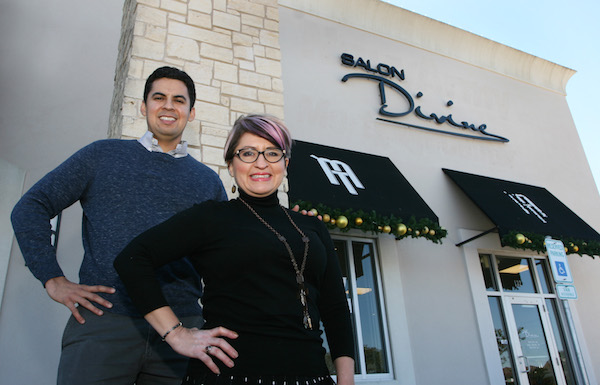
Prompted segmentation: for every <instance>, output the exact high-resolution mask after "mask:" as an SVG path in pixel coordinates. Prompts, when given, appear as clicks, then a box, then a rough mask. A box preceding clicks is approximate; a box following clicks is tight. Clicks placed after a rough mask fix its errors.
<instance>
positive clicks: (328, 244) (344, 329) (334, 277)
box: [318, 223, 354, 360]
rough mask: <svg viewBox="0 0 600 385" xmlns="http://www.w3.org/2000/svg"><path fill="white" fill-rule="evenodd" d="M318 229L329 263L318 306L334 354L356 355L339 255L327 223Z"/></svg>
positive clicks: (333, 355)
mask: <svg viewBox="0 0 600 385" xmlns="http://www.w3.org/2000/svg"><path fill="white" fill-rule="evenodd" d="M319 230H320V231H319V238H321V241H322V242H323V244H324V245H325V249H326V258H327V267H326V270H325V275H324V277H323V281H322V285H321V288H320V293H321V295H320V298H319V304H318V306H319V312H320V313H321V320H322V321H323V326H324V327H325V335H326V336H327V341H328V343H329V348H330V349H331V358H332V359H334V360H335V359H336V358H338V357H342V356H348V357H351V358H354V332H353V328H352V320H351V318H350V310H349V308H348V301H347V299H346V292H345V289H344V283H343V281H342V272H341V269H340V264H339V260H338V256H337V253H336V252H335V249H334V247H333V241H332V240H331V237H330V236H329V232H328V231H327V228H326V227H325V225H323V224H322V223H320V229H319Z"/></svg>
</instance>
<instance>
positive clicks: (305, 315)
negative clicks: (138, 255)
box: [298, 283, 312, 330]
mask: <svg viewBox="0 0 600 385" xmlns="http://www.w3.org/2000/svg"><path fill="white" fill-rule="evenodd" d="M307 295H308V290H307V289H306V288H305V287H304V283H298V296H299V297H300V303H301V304H302V323H303V324H304V328H305V329H309V330H312V319H311V318H310V313H309V312H308V300H307V298H306V297H307Z"/></svg>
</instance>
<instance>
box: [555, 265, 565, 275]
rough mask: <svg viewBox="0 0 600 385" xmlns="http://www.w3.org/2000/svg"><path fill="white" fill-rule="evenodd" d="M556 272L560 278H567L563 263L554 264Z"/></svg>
mask: <svg viewBox="0 0 600 385" xmlns="http://www.w3.org/2000/svg"><path fill="white" fill-rule="evenodd" d="M556 271H557V272H558V275H560V276H563V277H566V276H567V269H565V264H564V263H563V262H556Z"/></svg>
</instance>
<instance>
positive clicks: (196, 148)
mask: <svg viewBox="0 0 600 385" xmlns="http://www.w3.org/2000/svg"><path fill="white" fill-rule="evenodd" d="M163 65H169V66H174V67H177V68H180V69H182V70H184V71H186V72H187V73H188V74H189V75H190V76H191V77H192V79H194V82H195V85H196V93H197V99H196V105H195V108H196V119H195V120H194V121H193V122H190V123H188V125H187V128H186V130H185V132H184V136H183V139H184V140H186V141H187V142H188V146H189V147H188V148H189V151H190V154H191V155H192V156H194V157H195V158H197V159H198V160H200V161H202V162H203V163H204V164H206V165H208V166H209V167H211V168H213V169H214V170H215V171H217V172H218V173H219V174H220V176H221V179H222V180H223V183H224V185H225V187H226V189H227V190H228V193H229V190H230V187H231V184H232V180H231V177H230V176H229V174H228V172H227V169H226V167H225V163H224V162H223V155H222V154H223V147H224V145H225V139H226V137H227V134H228V133H229V130H230V128H231V126H232V124H233V122H234V121H235V119H237V117H238V116H240V115H241V114H247V113H269V114H272V115H275V116H277V117H279V118H282V119H283V118H284V116H283V85H282V81H281V53H280V49H279V13H278V5H277V0H126V1H125V4H124V7H123V23H122V35H121V42H120V47H119V57H118V61H117V72H116V75H115V93H114V97H113V103H112V106H111V121H110V128H109V136H110V137H113V138H137V137H139V136H141V135H142V134H143V133H144V132H145V131H146V127H147V126H146V122H145V119H144V117H143V116H142V115H141V113H140V105H141V102H142V96H143V88H144V82H145V79H146V78H147V77H148V76H149V75H150V73H152V71H154V70H155V69H156V68H158V67H160V66H163ZM280 195H281V199H282V203H284V204H285V203H287V195H285V194H280Z"/></svg>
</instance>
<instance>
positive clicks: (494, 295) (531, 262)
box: [479, 254, 577, 385]
mask: <svg viewBox="0 0 600 385" xmlns="http://www.w3.org/2000/svg"><path fill="white" fill-rule="evenodd" d="M479 261H480V265H481V271H482V275H483V280H484V283H485V288H486V292H487V297H488V304H489V307H490V312H491V315H492V322H493V327H494V332H495V335H496V342H497V345H498V353H499V356H500V365H501V366H502V372H503V374H504V380H505V383H506V384H507V385H509V384H520V385H529V384H531V385H538V384H543V385H545V384H566V385H575V384H576V383H577V382H576V379H575V377H576V372H575V366H574V365H573V361H572V357H573V355H572V354H571V349H570V347H569V345H570V343H571V341H570V339H569V336H568V334H567V333H566V332H565V321H564V315H563V313H562V312H561V311H560V306H559V305H560V303H559V301H558V299H557V298H556V294H555V293H554V285H553V283H552V277H551V274H550V269H549V268H548V263H547V260H546V259H545V258H534V257H508V256H499V255H493V254H480V255H479Z"/></svg>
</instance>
